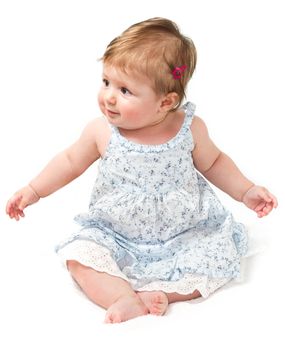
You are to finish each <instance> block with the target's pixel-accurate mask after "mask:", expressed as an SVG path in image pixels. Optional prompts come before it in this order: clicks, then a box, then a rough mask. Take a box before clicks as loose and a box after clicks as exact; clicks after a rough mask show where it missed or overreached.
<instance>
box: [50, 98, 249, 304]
mask: <svg viewBox="0 0 285 350" xmlns="http://www.w3.org/2000/svg"><path fill="white" fill-rule="evenodd" d="M183 109H184V111H185V114H184V115H185V117H184V122H183V124H182V126H181V128H180V130H179V132H178V133H177V134H176V136H175V137H173V138H172V139H171V140H170V141H168V142H166V143H164V144H160V145H143V144H137V143H134V142H131V141H129V140H127V139H126V138H125V137H123V136H122V135H121V134H120V132H119V129H118V128H116V127H114V126H110V127H111V131H112V132H111V138H110V141H109V144H108V147H107V150H106V154H105V156H104V157H103V158H102V159H101V161H100V164H99V172H98V176H97V179H96V181H95V185H94V188H93V191H92V194H91V200H90V205H89V212H87V213H83V214H79V215H78V216H77V217H76V218H75V220H76V221H77V223H79V225H80V226H81V227H80V229H79V230H78V231H77V232H75V233H74V234H73V235H72V236H71V237H69V238H68V239H67V240H65V241H64V242H62V243H61V244H59V245H58V246H57V249H56V250H57V252H58V254H59V255H60V256H61V258H62V259H63V261H65V262H66V260H77V261H79V262H81V263H82V264H84V265H86V266H91V267H92V268H94V269H95V270H97V271H104V272H107V273H109V274H111V275H114V276H119V277H121V278H123V279H125V280H126V281H128V282H129V283H130V284H131V286H132V287H133V289H134V290H137V291H139V290H140V291H142V290H163V291H165V292H177V293H180V294H190V293H192V292H193V291H194V290H199V291H200V293H201V294H202V296H203V297H207V296H208V295H209V294H210V293H212V292H213V291H214V290H216V289H217V288H219V287H221V286H222V285H224V284H225V283H227V282H228V281H230V280H231V279H233V278H237V277H238V276H239V273H240V260H241V256H243V255H245V253H246V251H247V234H246V230H245V228H244V226H243V225H242V224H241V223H237V222H235V221H234V219H233V216H232V214H231V213H230V212H229V211H228V210H227V209H225V208H224V207H223V205H222V204H221V203H220V201H219V199H218V198H217V196H216V195H215V193H214V192H213V190H212V188H211V187H210V186H209V184H208V182H206V180H205V179H204V178H203V177H202V176H201V175H200V174H199V173H198V172H197V171H196V169H195V167H194V165H193V159H192V153H191V152H192V150H193V147H194V143H193V138H192V133H191V130H190V126H191V122H192V119H193V116H194V110H195V106H194V105H193V104H192V103H190V102H188V103H186V104H185V105H184V106H183Z"/></svg>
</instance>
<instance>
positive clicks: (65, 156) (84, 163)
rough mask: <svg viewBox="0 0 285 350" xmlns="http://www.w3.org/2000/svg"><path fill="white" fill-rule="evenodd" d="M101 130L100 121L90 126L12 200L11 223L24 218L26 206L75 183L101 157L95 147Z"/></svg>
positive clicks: (9, 211) (8, 204) (92, 122)
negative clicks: (13, 220) (72, 182)
mask: <svg viewBox="0 0 285 350" xmlns="http://www.w3.org/2000/svg"><path fill="white" fill-rule="evenodd" d="M99 127H100V120H99V119H95V120H93V121H91V122H90V123H88V124H87V126H86V127H85V128H84V130H83V132H82V134H81V136H80V137H79V139H78V140H77V141H76V142H75V143H74V144H72V145H71V146H70V147H68V148H67V149H65V150H64V151H62V152H60V153H59V154H57V155H56V156H55V157H54V158H53V159H52V160H51V161H50V162H49V163H48V164H47V165H46V167H45V168H44V169H43V170H42V171H41V172H40V173H39V175H37V176H36V177H35V178H34V179H33V180H32V181H31V182H30V183H29V185H27V186H25V187H23V188H21V189H20V190H19V191H17V192H16V193H15V194H14V195H13V196H12V197H11V198H10V200H9V201H8V203H7V206H6V213H7V214H8V215H9V216H10V218H11V219H16V220H19V219H20V217H24V212H23V210H24V209H25V208H26V207H27V206H29V205H31V204H33V203H36V202H37V201H38V200H39V199H40V198H42V197H46V196H48V195H50V194H52V193H53V192H55V191H57V190H59V189H60V188H62V187H63V186H65V185H67V184H68V183H70V182H71V181H73V180H74V179H76V178H77V177H78V176H80V175H81V174H82V173H83V172H84V171H85V170H86V169H87V168H88V167H89V166H90V165H91V164H92V163H94V162H95V161H96V160H97V159H98V158H99V157H100V153H99V151H98V147H97V143H96V134H98V128H99Z"/></svg>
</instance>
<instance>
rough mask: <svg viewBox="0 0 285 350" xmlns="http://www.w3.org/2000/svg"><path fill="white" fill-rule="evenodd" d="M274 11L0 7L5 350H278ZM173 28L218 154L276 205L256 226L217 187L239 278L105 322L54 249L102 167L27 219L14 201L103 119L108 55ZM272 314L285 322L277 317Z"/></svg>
mask: <svg viewBox="0 0 285 350" xmlns="http://www.w3.org/2000/svg"><path fill="white" fill-rule="evenodd" d="M282 6H283V4H282V1H277V0H268V1H262V0H260V1H253V0H247V1H241V0H239V1H230V0H228V1H226V0H224V1H222V0H216V1H211V0H209V1H206V0H197V1H191V0H187V1H173V2H170V1H169V2H168V1H161V0H159V1H152V2H151V3H146V4H144V2H143V1H134V0H133V1H123V0H122V1H105V2H102V3H100V4H99V2H98V1H84V0H81V1H71V0H70V1H63V0H56V1H55V0H50V1H39V0H38V1H31V0H26V1H20V0H18V1H14V0H9V1H8V0H7V1H1V2H0V152H1V158H0V159H1V182H0V186H1V187H0V208H1V212H0V225H1V227H0V242H1V244H0V283H1V287H0V324H1V329H0V332H1V336H0V348H1V349H5V350H6V349H7V350H8V349H9V350H10V349H19V348H23V349H98V347H99V345H98V344H100V346H101V347H102V348H105V349H109V348H113V347H115V346H116V348H119V349H120V348H125V349H131V348H139V349H146V348H154V346H156V347H157V348H158V347H159V348H160V349H163V348H165V349H170V348H174V347H175V348H181V349H184V348H191V347H192V348H193V347H194V346H195V348H198V349H210V348H219V349H228V348H231V349H241V348H245V349H249V348H258V347H262V348H268V347H270V348H272V349H273V348H274V349H284V336H282V333H281V331H282V330H284V322H283V319H282V316H283V315H284V311H285V310H284V309H285V308H284V292H285V290H284V282H283V280H284V268H283V267H284V260H283V257H282V256H283V250H284V244H285V240H284V227H283V220H282V219H283V217H284V209H283V200H284V183H283V179H284V176H285V172H284V166H283V164H282V163H283V161H284V155H283V153H281V152H282V151H283V152H284V149H285V143H284V123H283V119H284V116H285V108H284V81H285V70H284V62H285V49H284V42H285V40H284V32H285V24H284V10H283V8H282ZM155 16H160V17H167V18H170V19H172V20H174V21H176V22H177V24H178V25H179V27H180V28H181V31H182V32H183V33H184V34H186V35H188V36H190V37H191V38H192V39H193V40H194V42H195V44H196V47H197V51H198V64H197V69H196V72H195V74H194V76H193V79H192V82H191V83H190V85H189V90H188V99H189V100H191V101H193V102H194V103H195V104H196V105H197V115H199V116H200V117H202V118H203V119H204V120H205V122H206V123H207V125H208V128H209V131H210V135H211V136H212V138H213V140H214V141H215V143H216V144H217V145H218V146H219V147H220V148H221V149H222V150H223V151H225V152H226V153H228V154H229V155H230V156H231V157H232V158H233V159H234V160H235V162H236V163H237V164H238V166H239V167H240V169H241V170H242V171H243V172H244V173H245V174H246V175H247V176H248V177H249V178H250V179H252V180H253V181H255V182H256V183H258V184H261V185H264V186H266V187H268V188H269V189H270V190H271V191H272V192H273V193H274V194H275V195H276V196H277V197H278V199H279V208H278V209H277V210H276V211H274V212H273V213H272V214H271V215H270V216H268V217H266V218H264V219H261V220H260V219H257V217H256V216H255V214H254V213H253V212H251V211H249V210H248V209H246V208H245V207H243V206H242V205H241V204H240V203H237V202H235V201H233V200H232V199H231V198H229V197H228V196H227V195H225V194H223V193H221V192H220V191H218V190H217V192H218V194H219V196H220V198H221V199H222V201H223V202H224V203H225V204H226V205H227V206H228V207H229V209H230V210H232V212H233V214H234V216H235V217H236V219H237V220H238V221H242V222H244V223H245V224H246V225H247V226H248V228H249V231H250V237H251V247H252V249H254V250H255V251H256V252H258V254H256V255H254V256H252V257H250V258H248V259H247V262H246V264H245V271H244V279H243V282H242V283H240V284H233V285H231V286H229V287H227V288H224V289H222V290H220V291H218V292H217V293H215V294H214V295H213V296H212V297H210V298H209V299H207V300H205V301H201V300H200V301H195V302H191V303H177V304H174V305H171V307H170V308H169V312H168V314H167V315H166V316H165V317H161V318H157V317H153V316H146V317H141V318H137V319H134V320H131V321H128V322H126V323H122V324H119V325H113V326H112V325H111V326H110V325H103V324H102V320H103V318H104V313H105V312H104V310H102V309H100V308H99V307H97V306H95V305H93V304H91V302H89V301H88V300H86V299H85V298H84V297H83V296H82V294H80V292H79V291H77V290H76V288H75V287H74V286H73V284H72V282H71V281H70V279H69V276H68V274H67V273H66V272H65V271H64V270H63V269H62V268H61V266H60V264H59V262H58V260H57V257H56V256H55V254H54V252H53V248H54V245H55V244H57V243H58V242H59V241H60V240H61V239H62V238H63V237H65V236H66V235H68V234H69V233H70V232H71V228H72V229H73V227H72V226H71V224H70V223H71V222H72V218H73V216H74V215H75V214H77V213H78V212H82V211H85V210H86V209H87V207H88V200H89V193H90V190H91V188H92V185H93V181H94V178H95V176H96V164H95V165H94V166H92V167H91V168H90V169H88V171H87V172H86V173H85V174H84V175H82V176H81V177H80V178H79V179H78V180H76V181H74V182H73V183H72V184H70V185H69V186H67V187H65V188H63V189H62V190H60V191H59V192H57V193H55V194H54V195H53V196H50V197H48V198H46V199H44V200H41V201H40V203H38V204H37V205H35V206H33V207H30V208H28V209H27V210H26V218H25V220H22V221H20V222H18V223H16V222H14V221H11V220H10V219H9V218H8V217H7V216H6V215H5V205H6V201H7V200H8V199H9V197H10V196H11V195H12V194H13V193H14V192H15V191H16V190H17V189H18V188H19V187H22V186H23V185H25V184H26V183H27V182H28V181H29V180H30V179H31V178H32V177H34V176H35V175H36V174H37V173H38V172H39V170H41V168H42V167H43V166H44V165H45V164H46V162H47V161H48V160H49V159H50V158H51V157H52V156H54V155H55V154H56V153H57V152H59V151H60V150H62V149H64V148H65V147H67V146H68V145H69V144H70V143H72V142H73V141H75V140H76V138H77V137H78V136H79V134H80V132H81V130H82V128H83V127H84V125H85V124H86V123H87V122H88V121H89V120H90V119H92V118H94V117H96V116H98V115H99V114H100V111H99V108H98V106H97V99H96V95H97V90H98V87H99V85H100V84H101V80H100V79H101V78H100V76H101V66H100V63H98V62H97V59H98V58H100V57H101V55H102V54H103V52H104V49H105V47H106V45H107V44H108V43H109V42H110V41H111V40H112V39H113V38H114V37H115V36H117V35H119V34H120V33H121V32H122V31H123V30H124V29H126V28H127V27H128V26H130V25H131V24H133V23H135V22H138V21H141V20H145V19H147V18H150V17H155ZM278 315H280V316H281V319H280V320H278V319H277V318H278Z"/></svg>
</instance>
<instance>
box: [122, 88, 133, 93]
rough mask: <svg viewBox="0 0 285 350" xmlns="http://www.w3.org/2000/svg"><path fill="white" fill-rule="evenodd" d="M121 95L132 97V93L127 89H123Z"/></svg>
mask: <svg viewBox="0 0 285 350" xmlns="http://www.w3.org/2000/svg"><path fill="white" fill-rule="evenodd" d="M121 93H122V94H123V95H131V94H132V93H131V92H130V91H129V90H128V89H127V88H125V87H121Z"/></svg>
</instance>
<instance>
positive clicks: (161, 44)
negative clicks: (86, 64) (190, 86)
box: [102, 17, 197, 110]
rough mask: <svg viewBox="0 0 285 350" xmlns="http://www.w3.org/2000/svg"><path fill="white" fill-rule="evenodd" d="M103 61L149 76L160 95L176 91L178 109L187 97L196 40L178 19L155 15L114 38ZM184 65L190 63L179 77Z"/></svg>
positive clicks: (194, 61)
mask: <svg viewBox="0 0 285 350" xmlns="http://www.w3.org/2000/svg"><path fill="white" fill-rule="evenodd" d="M102 60H103V63H104V64H110V65H112V66H114V67H116V68H119V69H121V70H122V71H124V72H125V73H127V74H128V73H129V72H133V73H139V74H143V75H146V76H147V77H148V78H149V79H150V81H151V82H152V85H153V86H152V87H153V89H154V91H155V92H156V93H157V94H167V93H169V92H176V93H177V94H178V97H179V101H178V104H177V106H175V108H174V110H176V109H177V108H178V107H179V106H180V105H181V103H182V100H183V98H184V97H185V89H186V86H187V83H188V82H189V80H190V78H191V76H192V74H193V72H194V70H195V66H196V60H197V54H196V48H195V46H194V43H193V42H192V40H191V39H190V38H188V37H186V36H184V35H182V34H181V33H180V30H179V28H178V26H177V25H176V24H175V23H174V22H172V21H170V20H168V19H165V18H160V17H155V18H150V19H148V20H146V21H143V22H139V23H136V24H134V25H132V26H131V27H129V28H128V29H127V30H125V31H124V32H123V33H122V34H121V35H120V36H118V37H116V38H115V39H113V40H112V41H111V42H110V43H109V45H108V46H107V48H106V51H105V53H104V55H103V57H102ZM182 66H184V67H185V66H186V69H185V71H184V72H183V73H182V74H181V77H180V79H177V78H176V79H175V78H174V73H173V71H174V70H175V69H177V67H182ZM178 69H179V68H178Z"/></svg>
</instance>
